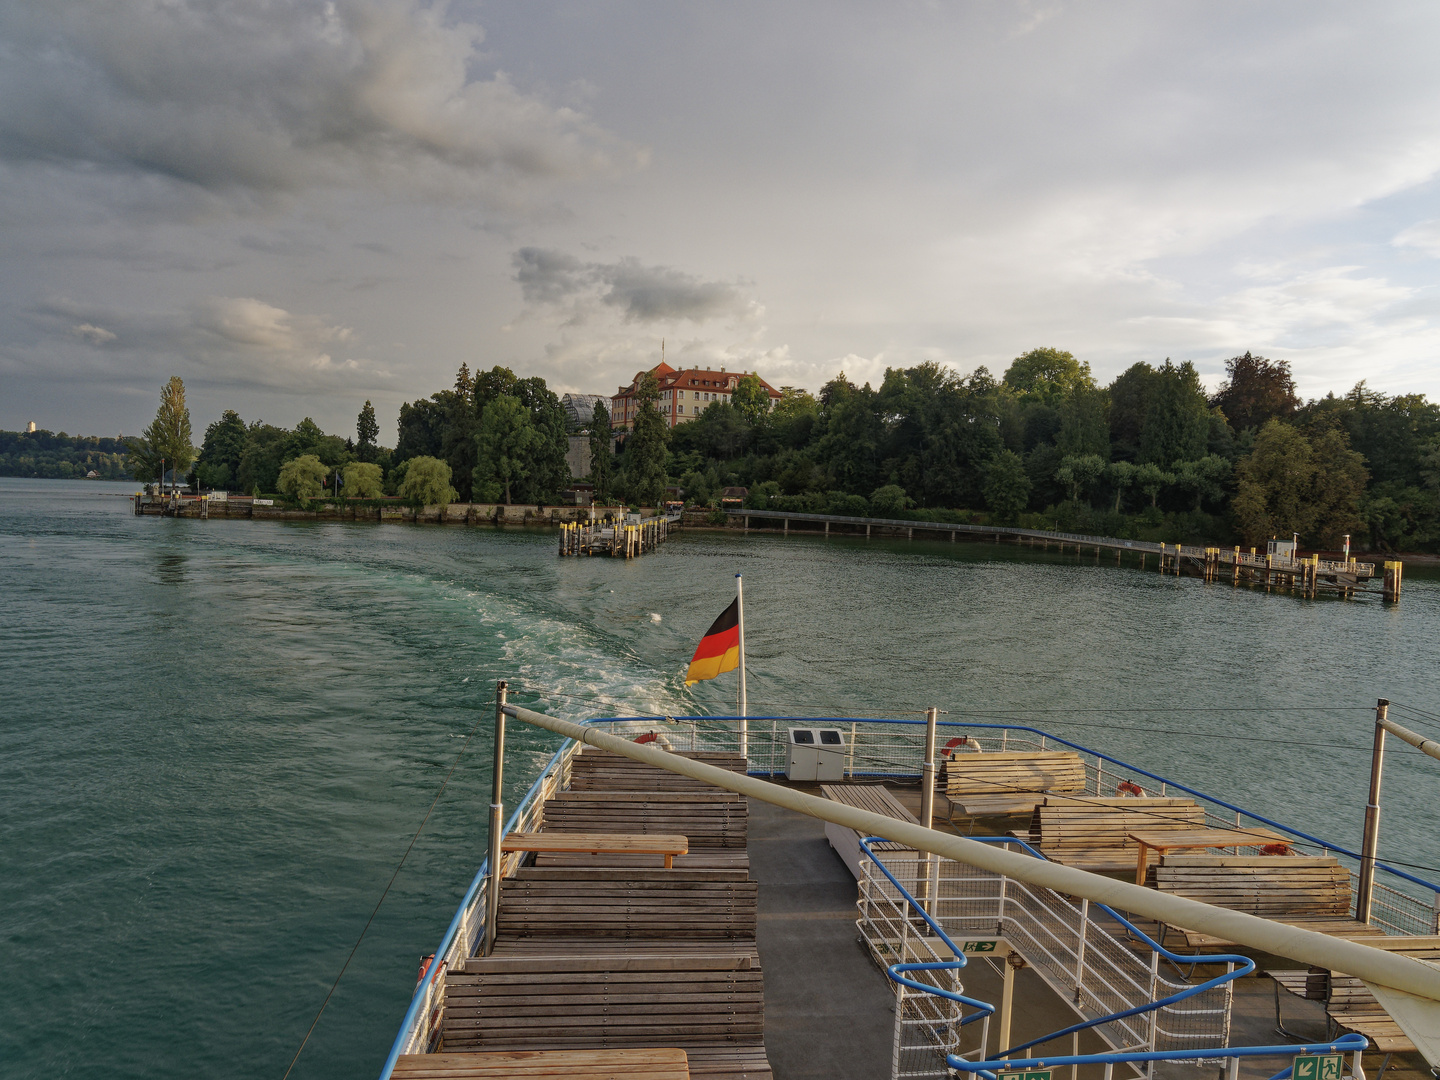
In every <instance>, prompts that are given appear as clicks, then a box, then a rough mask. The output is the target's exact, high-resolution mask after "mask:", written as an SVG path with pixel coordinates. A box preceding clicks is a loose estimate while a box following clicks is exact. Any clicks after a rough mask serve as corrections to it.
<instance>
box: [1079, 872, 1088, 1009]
mask: <svg viewBox="0 0 1440 1080" xmlns="http://www.w3.org/2000/svg"><path fill="white" fill-rule="evenodd" d="M1089 929H1090V901H1089V900H1086V899H1083V898H1082V899H1081V901H1080V943H1079V944H1078V945H1076V946H1075V1004H1076V1005H1079V1004H1080V1003H1081V1002H1080V991H1081V988H1082V987H1083V986H1084V985H1085V936H1086V931H1087V930H1089Z"/></svg>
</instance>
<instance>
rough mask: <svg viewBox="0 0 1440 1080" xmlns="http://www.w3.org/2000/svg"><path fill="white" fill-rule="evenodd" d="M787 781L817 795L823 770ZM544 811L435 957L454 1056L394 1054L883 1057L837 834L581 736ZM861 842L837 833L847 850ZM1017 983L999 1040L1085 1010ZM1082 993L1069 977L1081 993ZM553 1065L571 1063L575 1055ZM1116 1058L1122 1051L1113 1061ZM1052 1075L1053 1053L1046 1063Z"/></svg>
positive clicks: (992, 995) (1040, 982)
mask: <svg viewBox="0 0 1440 1080" xmlns="http://www.w3.org/2000/svg"><path fill="white" fill-rule="evenodd" d="M686 756H694V757H713V758H714V759H715V762H716V763H717V764H721V765H722V767H728V768H739V767H742V760H743V759H740V758H739V757H738V756H735V755H722V754H708V753H706V754H702V753H692V754H690V755H686ZM732 759H733V760H732ZM780 784H781V786H787V787H793V788H796V789H798V790H802V791H805V792H806V793H808V794H814V795H821V794H822V790H821V787H820V785H818V784H804V783H796V784H790V783H788V782H784V781H780ZM872 786H874V785H872ZM883 790H884V792H886V793H888V794H887V795H884V796H882V795H881V793H880V791H875V792H874V794H875V796H876V797H878V798H879V801H881V802H885V803H888V804H889V806H890V807H891V808H892V810H891V811H890V812H892V813H893V814H894V816H897V817H898V816H903V815H904V814H905V812H906V810H908V811H910V812H911V813H914V812H916V811H918V810H919V808H920V790H919V787H918V785H914V784H911V785H906V784H904V783H900V784H885V785H883ZM829 794H830V797H832V798H835V797H839V798H845V799H846V801H849V798H848V796H846V795H843V794H839V793H837V792H834V791H832V792H830V793H829ZM871 801H875V800H874V799H872V800H871ZM938 801H940V800H937V802H938ZM902 807H903V808H904V809H901V808H902ZM938 809H939V808H938V807H937V810H938ZM541 822H542V819H539V818H537V824H539V825H540V827H541V830H542V831H539V832H532V833H528V834H520V833H517V834H515V839H514V840H513V842H512V845H511V846H512V847H513V848H515V851H516V855H515V857H517V858H518V857H519V855H520V854H521V853H522V852H529V853H531V854H529V855H527V856H525V858H524V860H523V862H521V863H519V864H516V863H512V864H511V866H512V869H507V870H505V871H503V873H504V875H505V884H504V890H503V893H502V896H501V899H500V914H499V922H498V927H499V930H498V935H499V936H498V940H497V941H496V942H495V945H494V951H493V954H492V955H491V956H489V957H488V958H481V957H474V958H471V959H467V960H464V961H461V962H459V963H457V964H456V965H455V966H454V968H453V969H452V970H450V971H448V972H447V973H446V975H445V978H444V986H445V991H444V993H445V1006H444V1010H443V1016H444V1019H443V1022H442V1028H443V1038H442V1039H441V1040H440V1044H439V1046H438V1048H439V1049H443V1050H444V1051H449V1052H451V1053H453V1054H454V1057H453V1059H452V1060H449V1061H446V1062H443V1063H442V1062H440V1061H437V1060H436V1059H434V1058H433V1057H432V1056H431V1055H410V1056H408V1057H406V1058H402V1059H401V1062H402V1065H403V1066H404V1068H405V1069H411V1070H412V1071H413V1070H419V1071H418V1072H414V1073H413V1074H414V1075H431V1074H433V1073H432V1072H427V1071H426V1070H433V1068H434V1067H435V1066H437V1065H442V1064H443V1065H444V1066H445V1067H447V1068H451V1069H454V1068H456V1067H457V1066H459V1065H460V1064H462V1063H463V1065H464V1066H465V1067H463V1068H460V1070H459V1072H456V1073H453V1075H470V1071H469V1067H470V1066H472V1065H473V1066H474V1067H476V1068H481V1067H482V1066H484V1067H491V1066H490V1065H488V1064H486V1059H487V1057H488V1059H490V1060H491V1061H494V1062H500V1057H502V1056H503V1055H504V1054H507V1053H508V1054H527V1055H534V1056H538V1057H541V1058H548V1057H549V1056H551V1053H552V1052H556V1053H558V1054H560V1055H562V1056H563V1054H564V1053H580V1054H581V1055H582V1056H583V1055H584V1054H585V1053H592V1054H594V1055H599V1057H597V1059H596V1061H595V1062H594V1063H593V1064H594V1067H595V1068H597V1069H601V1070H602V1071H603V1069H604V1068H608V1067H611V1064H610V1063H609V1061H608V1059H607V1060H603V1061H602V1060H600V1057H604V1055H605V1054H624V1053H635V1052H640V1051H642V1050H653V1051H657V1052H659V1051H662V1050H664V1048H684V1049H685V1051H686V1053H687V1055H688V1061H687V1062H686V1066H685V1067H686V1070H687V1071H686V1075H688V1076H692V1077H697V1078H698V1080H771V1077H772V1070H773V1077H776V1078H779V1080H811V1078H812V1077H813V1078H815V1080H819V1078H820V1077H822V1076H823V1077H824V1078H825V1080H875V1078H878V1077H884V1076H889V1075H891V1074H892V1061H893V1060H894V1059H895V1054H896V1053H897V1047H898V1046H899V1045H900V1043H899V1042H898V1041H897V1040H898V1039H899V1028H898V1027H897V1018H896V1013H895V1010H896V1001H897V998H896V994H895V991H894V988H893V987H892V985H891V984H890V982H889V980H888V979H887V977H886V975H885V973H884V971H883V970H882V969H881V967H880V965H879V964H877V963H876V962H875V960H874V958H873V956H872V952H871V949H872V947H875V945H874V941H873V934H871V930H873V924H872V921H871V920H872V918H873V913H869V912H870V908H869V907H868V906H867V907H866V911H867V914H866V915H865V922H864V924H863V925H864V926H865V927H869V928H870V929H867V930H866V934H867V936H870V937H872V940H871V942H870V944H867V943H866V940H865V939H864V938H862V937H861V936H860V935H859V933H858V932H857V925H856V920H857V915H859V910H858V909H857V898H858V897H859V896H860V895H862V888H861V887H860V886H857V881H856V874H857V873H859V871H855V872H853V873H852V868H851V866H850V865H848V864H847V856H845V855H844V854H843V851H844V849H845V844H843V843H841V840H840V839H835V844H836V845H837V846H838V847H839V848H840V849H841V850H839V851H837V850H836V847H832V842H831V839H830V838H828V837H827V827H826V825H825V823H824V822H822V821H821V820H819V819H816V818H812V817H809V816H806V815H803V814H799V813H796V812H793V811H790V810H785V809H782V808H780V807H777V806H774V805H771V804H769V803H766V802H761V801H758V800H754V799H745V798H742V797H740V796H738V795H732V794H728V793H725V792H722V791H720V790H719V789H716V788H712V787H710V786H709V785H702V784H700V782H699V781H695V780H691V779H690V778H688V777H683V776H677V775H675V774H673V773H666V772H662V771H661V770H658V769H654V767H653V766H648V765H647V766H638V765H636V764H635V763H632V762H630V761H628V760H627V759H625V758H620V757H616V756H615V755H611V754H605V753H603V752H594V751H587V752H586V753H584V754H582V755H579V756H577V758H576V759H575V760H574V764H573V765H572V772H571V773H570V785H569V787H568V790H565V791H560V790H558V789H552V793H551V794H549V795H547V796H546V797H545V802H544V811H543V824H542V823H541ZM935 827H937V828H939V829H943V830H945V831H952V832H957V833H958V832H961V831H962V830H963V831H965V832H971V833H976V834H981V833H992V834H993V833H997V832H1000V831H1001V830H1003V829H1004V827H1005V825H1004V819H1001V818H996V819H993V820H988V821H987V820H962V822H961V823H960V826H959V827H957V826H956V825H955V824H954V823H951V822H942V821H940V820H937V821H936V822H935ZM831 828H832V829H833V828H834V827H833V826H832V827H831ZM682 834H683V835H682ZM846 835H848V836H851V837H853V834H849V833H847V834H846ZM680 841H684V842H683V843H681V842H680ZM850 847H851V848H853V847H854V844H853V843H851V844H850ZM854 855H855V852H854V851H853V850H852V851H850V853H849V856H850V857H849V862H850V863H853V862H854V858H853V856H854ZM886 861H887V862H888V861H889V859H888V857H887V859H886ZM912 861H913V859H912ZM672 862H673V868H671V864H672ZM902 862H903V860H902ZM867 865H868V864H867ZM951 865H957V864H951ZM1132 867H1133V863H1132ZM870 874H871V871H866V874H865V880H866V882H867V883H868V882H869V880H870ZM1129 874H1131V875H1132V876H1133V874H1134V870H1133V868H1132V869H1131V870H1130V871H1129ZM955 880H958V879H955ZM870 888H871V886H870V885H869V884H866V885H864V889H870ZM942 888H943V886H942ZM863 895H865V896H867V897H870V896H871V893H869V892H864V893H863ZM941 895H946V894H944V893H943V892H942V894H941ZM949 895H962V894H954V893H951V894H949ZM864 903H865V905H870V904H871V903H872V899H866V900H865V901H864ZM1106 918H1108V917H1106ZM903 922H904V920H903V919H902V924H903ZM1114 929H1115V930H1117V931H1118V930H1119V929H1120V928H1119V926H1118V924H1116V926H1115V927H1114ZM989 932H991V933H993V931H989ZM983 933H984V931H982V934H983ZM1008 934H1009V931H1007V935H1008ZM1082 937H1083V935H1082ZM884 940H885V939H882V942H881V946H880V949H881V953H884V952H886V951H887V950H886V949H885V947H884ZM897 940H898V939H897ZM1111 941H1112V944H1113V945H1115V946H1116V947H1118V948H1119V950H1120V952H1122V953H1124V954H1126V955H1131V953H1132V950H1133V951H1135V952H1140V951H1144V952H1145V953H1146V955H1147V956H1148V955H1150V954H1149V951H1148V949H1145V950H1142V949H1141V947H1140V945H1139V943H1138V942H1136V941H1135V940H1133V939H1131V940H1129V941H1126V940H1124V935H1123V933H1121V934H1118V935H1115V936H1113V937H1112V938H1111ZM1012 947H1016V948H1017V949H1018V946H1012ZM877 955H878V954H877ZM970 960H971V962H970V964H969V966H967V967H966V968H965V970H964V973H963V982H964V987H965V989H964V992H965V993H967V994H968V995H971V996H973V997H977V998H979V999H981V1000H985V1001H993V1002H998V1001H999V1000H1001V995H1002V978H1001V972H1002V970H1003V968H1004V961H1003V960H998V958H997V957H992V956H983V955H980V956H971V957H970ZM1177 974H1178V972H1177ZM1047 978H1048V981H1047ZM1199 978H1204V976H1203V975H1201V976H1198V977H1197V981H1198V979H1199ZM1182 982H1183V980H1182ZM1272 985H1273V984H1272V983H1271V982H1270V980H1268V979H1249V980H1245V983H1244V985H1240V986H1237V987H1236V992H1235V1000H1234V1008H1233V1014H1232V1015H1233V1026H1232V1028H1231V1036H1232V1043H1231V1044H1232V1045H1257V1044H1266V1043H1274V1042H1278V1041H1280V1040H1279V1039H1278V1038H1277V1037H1276V1036H1275V1035H1274V1033H1273V1031H1272V1029H1273V1026H1274V1012H1273V1003H1272V997H1271V993H1270V991H1271V988H1272ZM1014 990H1015V1009H1014V1016H1013V1020H1012V1030H1011V1038H1010V1040H1009V1042H1010V1044H1012V1045H1014V1044H1021V1043H1024V1042H1026V1041H1028V1040H1030V1039H1032V1038H1038V1037H1040V1036H1043V1035H1045V1034H1047V1033H1049V1032H1053V1031H1056V1030H1059V1029H1063V1028H1065V1027H1067V1026H1069V1025H1071V1024H1073V1023H1074V1022H1075V1021H1076V1020H1077V1019H1079V1018H1080V1017H1079V1015H1077V1013H1076V1011H1075V1008H1074V1007H1073V1006H1072V1004H1071V1002H1070V1000H1069V997H1068V993H1069V990H1068V989H1066V993H1065V995H1062V994H1061V993H1058V992H1057V989H1056V984H1055V980H1054V978H1053V973H1052V976H1050V977H1046V978H1042V975H1041V973H1039V972H1037V971H1036V969H1034V968H1030V967H1026V966H1023V965H1022V969H1021V970H1019V971H1018V972H1017V973H1016V975H1015V984H1014ZM1080 993H1081V991H1080V989H1079V988H1078V984H1077V987H1076V988H1075V994H1076V997H1077V998H1078V997H1079V996H1080ZM1310 1004H1311V1003H1308V1002H1296V1001H1294V1000H1288V1001H1287V1002H1286V1006H1287V1012H1286V1023H1287V1024H1288V1025H1289V1026H1290V1027H1291V1028H1292V1030H1293V1029H1296V1028H1297V1026H1299V1029H1300V1030H1306V1029H1305V1025H1306V1024H1307V1022H1308V1021H1309V1019H1310V1018H1309V1017H1308V1014H1304V1008H1306V1007H1308V1006H1309V1005H1310ZM910 1008H911V1007H910V1006H908V1005H907V1006H906V1009H907V1010H908V1009H910ZM1112 1008H1113V1007H1112ZM1105 1011H1109V1010H1106V1009H1101V1010H1100V1012H1105ZM1311 1011H1313V1010H1311ZM908 1015H909V1014H908V1012H907V1016H908ZM1092 1015H1093V1012H1092ZM1321 1016H1322V1017H1323V1011H1322V1013H1321ZM912 1022H913V1021H911V1020H909V1019H907V1020H906V1021H905V1023H906V1024H907V1025H908V1024H911V1023H912ZM924 1022H928V1021H924ZM906 1030H907V1031H909V1030H911V1029H909V1028H906ZM980 1031H981V1025H980V1024H978V1023H977V1024H975V1025H974V1026H973V1027H968V1028H966V1029H965V1032H966V1033H967V1034H968V1038H964V1039H963V1040H962V1046H964V1047H965V1050H966V1052H967V1053H968V1052H969V1051H971V1050H973V1049H974V1048H975V1045H976V1042H977V1041H978V1036H979V1034H980ZM1306 1033H1307V1034H1308V1033H1309V1032H1308V1031H1306ZM998 1039H999V1035H998V1032H997V1030H996V1029H995V1027H994V1026H991V1028H990V1031H989V1047H988V1049H989V1051H990V1052H992V1053H993V1052H995V1051H997V1050H998V1049H999V1048H1000V1043H999V1041H998ZM1064 1042H1065V1044H1066V1045H1064V1046H1063V1048H1062V1047H1060V1046H1057V1045H1056V1044H1053V1043H1052V1044H1050V1046H1051V1047H1052V1048H1053V1049H1052V1052H1055V1051H1059V1052H1061V1053H1073V1052H1076V1051H1078V1052H1080V1053H1087V1054H1090V1053H1103V1052H1106V1051H1108V1050H1110V1049H1113V1048H1112V1047H1111V1046H1109V1045H1108V1044H1107V1043H1106V1042H1105V1041H1104V1040H1103V1039H1102V1038H1101V1036H1100V1034H1099V1033H1098V1032H1097V1031H1094V1030H1087V1031H1085V1032H1083V1033H1081V1035H1080V1037H1079V1040H1078V1042H1079V1045H1078V1046H1075V1047H1074V1048H1073V1049H1072V1046H1071V1045H1070V1042H1071V1040H1070V1038H1069V1037H1068V1036H1067V1037H1065V1039H1064ZM457 1051H458V1053H456V1052H457ZM556 1062H557V1064H563V1065H564V1069H562V1070H561V1071H562V1072H563V1071H565V1069H569V1068H570V1066H571V1065H573V1062H568V1061H567V1062H565V1063H560V1062H559V1059H558V1057H557V1058H556ZM652 1064H654V1067H655V1068H657V1069H661V1070H662V1071H663V1069H664V1068H669V1067H670V1063H668V1062H660V1063H652ZM495 1067H503V1062H501V1063H500V1064H499V1065H497V1066H495ZM545 1067H546V1068H548V1067H549V1065H546V1066H545ZM647 1067H648V1065H647ZM1372 1068H1373V1065H1372ZM1421 1070H1422V1066H1420V1064H1419V1059H1418V1058H1415V1060H1413V1061H1412V1060H1409V1059H1408V1058H1402V1057H1401V1056H1399V1055H1397V1056H1396V1058H1395V1060H1393V1061H1392V1062H1391V1063H1390V1068H1389V1071H1388V1074H1387V1075H1391V1076H1393V1077H1394V1080H1422V1077H1423V1076H1424V1072H1422V1071H1421ZM572 1071H573V1070H572ZM1128 1071H1129V1070H1128V1069H1123V1068H1122V1069H1117V1070H1116V1077H1117V1078H1120V1077H1123V1076H1125V1075H1126V1074H1127V1072H1128ZM1273 1072H1274V1064H1273V1062H1272V1061H1270V1060H1262V1059H1249V1060H1246V1061H1245V1062H1243V1064H1242V1067H1241V1076H1242V1077H1243V1078H1244V1080H1260V1078H1263V1077H1268V1076H1270V1075H1273ZM1194 1073H1195V1068H1194V1067H1193V1066H1189V1065H1183V1064H1178V1063H1176V1064H1170V1063H1164V1064H1160V1065H1159V1066H1158V1067H1157V1068H1156V1070H1155V1073H1154V1075H1155V1076H1156V1077H1158V1078H1160V1080H1180V1078H1181V1077H1182V1076H1183V1077H1187V1078H1188V1077H1190V1076H1192V1075H1194ZM402 1074H404V1069H401V1070H399V1071H397V1073H396V1075H402ZM476 1075H478V1073H477V1074H476ZM576 1075H579V1073H576ZM1064 1077H1065V1070H1061V1071H1060V1073H1059V1074H1058V1075H1057V1078H1056V1080H1064ZM1100 1077H1101V1068H1100V1067H1099V1066H1087V1067H1085V1068H1081V1069H1078V1070H1077V1069H1071V1070H1070V1071H1069V1078H1070V1080H1100Z"/></svg>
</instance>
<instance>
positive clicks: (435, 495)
mask: <svg viewBox="0 0 1440 1080" xmlns="http://www.w3.org/2000/svg"><path fill="white" fill-rule="evenodd" d="M406 465H408V466H409V467H408V468H407V469H406V470H405V479H404V480H402V481H401V482H400V488H399V490H398V492H397V494H398V495H399V496H400V497H401V498H402V499H407V500H409V501H410V502H412V503H419V504H421V505H422V506H430V505H432V504H435V503H439V504H441V505H444V504H445V503H452V502H454V501H455V500H456V499H458V498H459V495H458V494H457V493H456V491H455V489H454V488H453V487H451V486H450V466H449V465H447V464H445V462H443V461H441V460H440V459H439V458H433V457H413V458H411V459H410V460H409V461H407V462H406Z"/></svg>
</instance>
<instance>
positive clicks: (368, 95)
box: [0, 0, 634, 194]
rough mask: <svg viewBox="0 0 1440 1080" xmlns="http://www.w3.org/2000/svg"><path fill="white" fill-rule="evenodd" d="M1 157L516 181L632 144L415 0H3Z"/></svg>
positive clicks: (388, 178)
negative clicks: (485, 70)
mask: <svg viewBox="0 0 1440 1080" xmlns="http://www.w3.org/2000/svg"><path fill="white" fill-rule="evenodd" d="M4 11H5V14H0V39H3V42H4V44H5V46H6V49H5V53H4V55H5V61H4V63H3V64H0V157H3V158H4V159H6V160H9V161H11V162H20V163H46V164H58V165H63V166H67V167H73V168H79V169H84V170H98V171H99V172H101V173H102V174H103V173H132V174H143V175H151V176H157V177H162V178H167V179H171V180H177V181H181V182H183V183H185V184H189V185H196V186H198V187H200V188H204V189H209V190H212V191H219V192H225V191H250V192H257V193H261V194H266V193H273V192H279V191H293V190H298V189H302V188H306V187H310V186H314V185H332V186H333V185H339V186H353V185H357V184H364V183H372V182H373V183H380V184H382V185H385V186H390V187H393V186H403V187H420V188H425V189H429V190H440V189H455V190H460V191H476V190H480V191H491V192H496V191H512V192H513V191H518V190H519V189H520V185H522V184H524V183H527V182H534V181H536V180H541V179H547V178H557V177H579V176H590V175H596V174H604V173H609V172H611V171H613V170H614V168H616V167H617V162H621V161H626V160H629V161H632V162H633V160H634V152H633V151H632V150H628V149H627V148H626V147H624V146H622V145H621V144H620V143H619V142H617V141H616V140H615V139H613V138H611V137H610V136H608V135H607V134H606V133H605V132H604V131H602V130H601V129H600V128H599V127H597V126H596V125H595V124H593V123H592V122H591V121H590V120H588V119H587V118H586V117H585V116H584V115H583V114H581V113H579V112H577V111H576V110H574V109H571V108H568V107H563V106H556V105H552V104H548V103H546V102H544V101H542V100H540V99H539V98H537V97H535V96H533V95H528V94H525V93H523V92H522V91H520V90H519V89H518V88H517V87H516V86H515V85H514V84H513V82H512V81H511V79H510V78H509V77H508V76H507V75H506V74H505V73H504V72H494V73H492V74H490V75H489V77H475V76H474V75H472V72H471V68H472V66H474V65H476V64H477V63H479V62H480V60H481V57H480V55H479V53H478V48H479V45H480V42H481V40H482V38H483V34H482V31H481V29H480V27H478V26H476V25H473V24H470V23H464V22H453V21H449V20H447V17H446V9H445V6H444V5H443V4H432V3H423V2H421V0H333V2H328V3H324V4H313V3H304V2H300V0H280V2H277V3H267V4H263V5H255V4H227V3H207V2H205V0H172V2H168V3H163V4H156V3H150V2H148V0H72V2H68V3H64V4H15V5H7V6H6V7H5V9H4Z"/></svg>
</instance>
